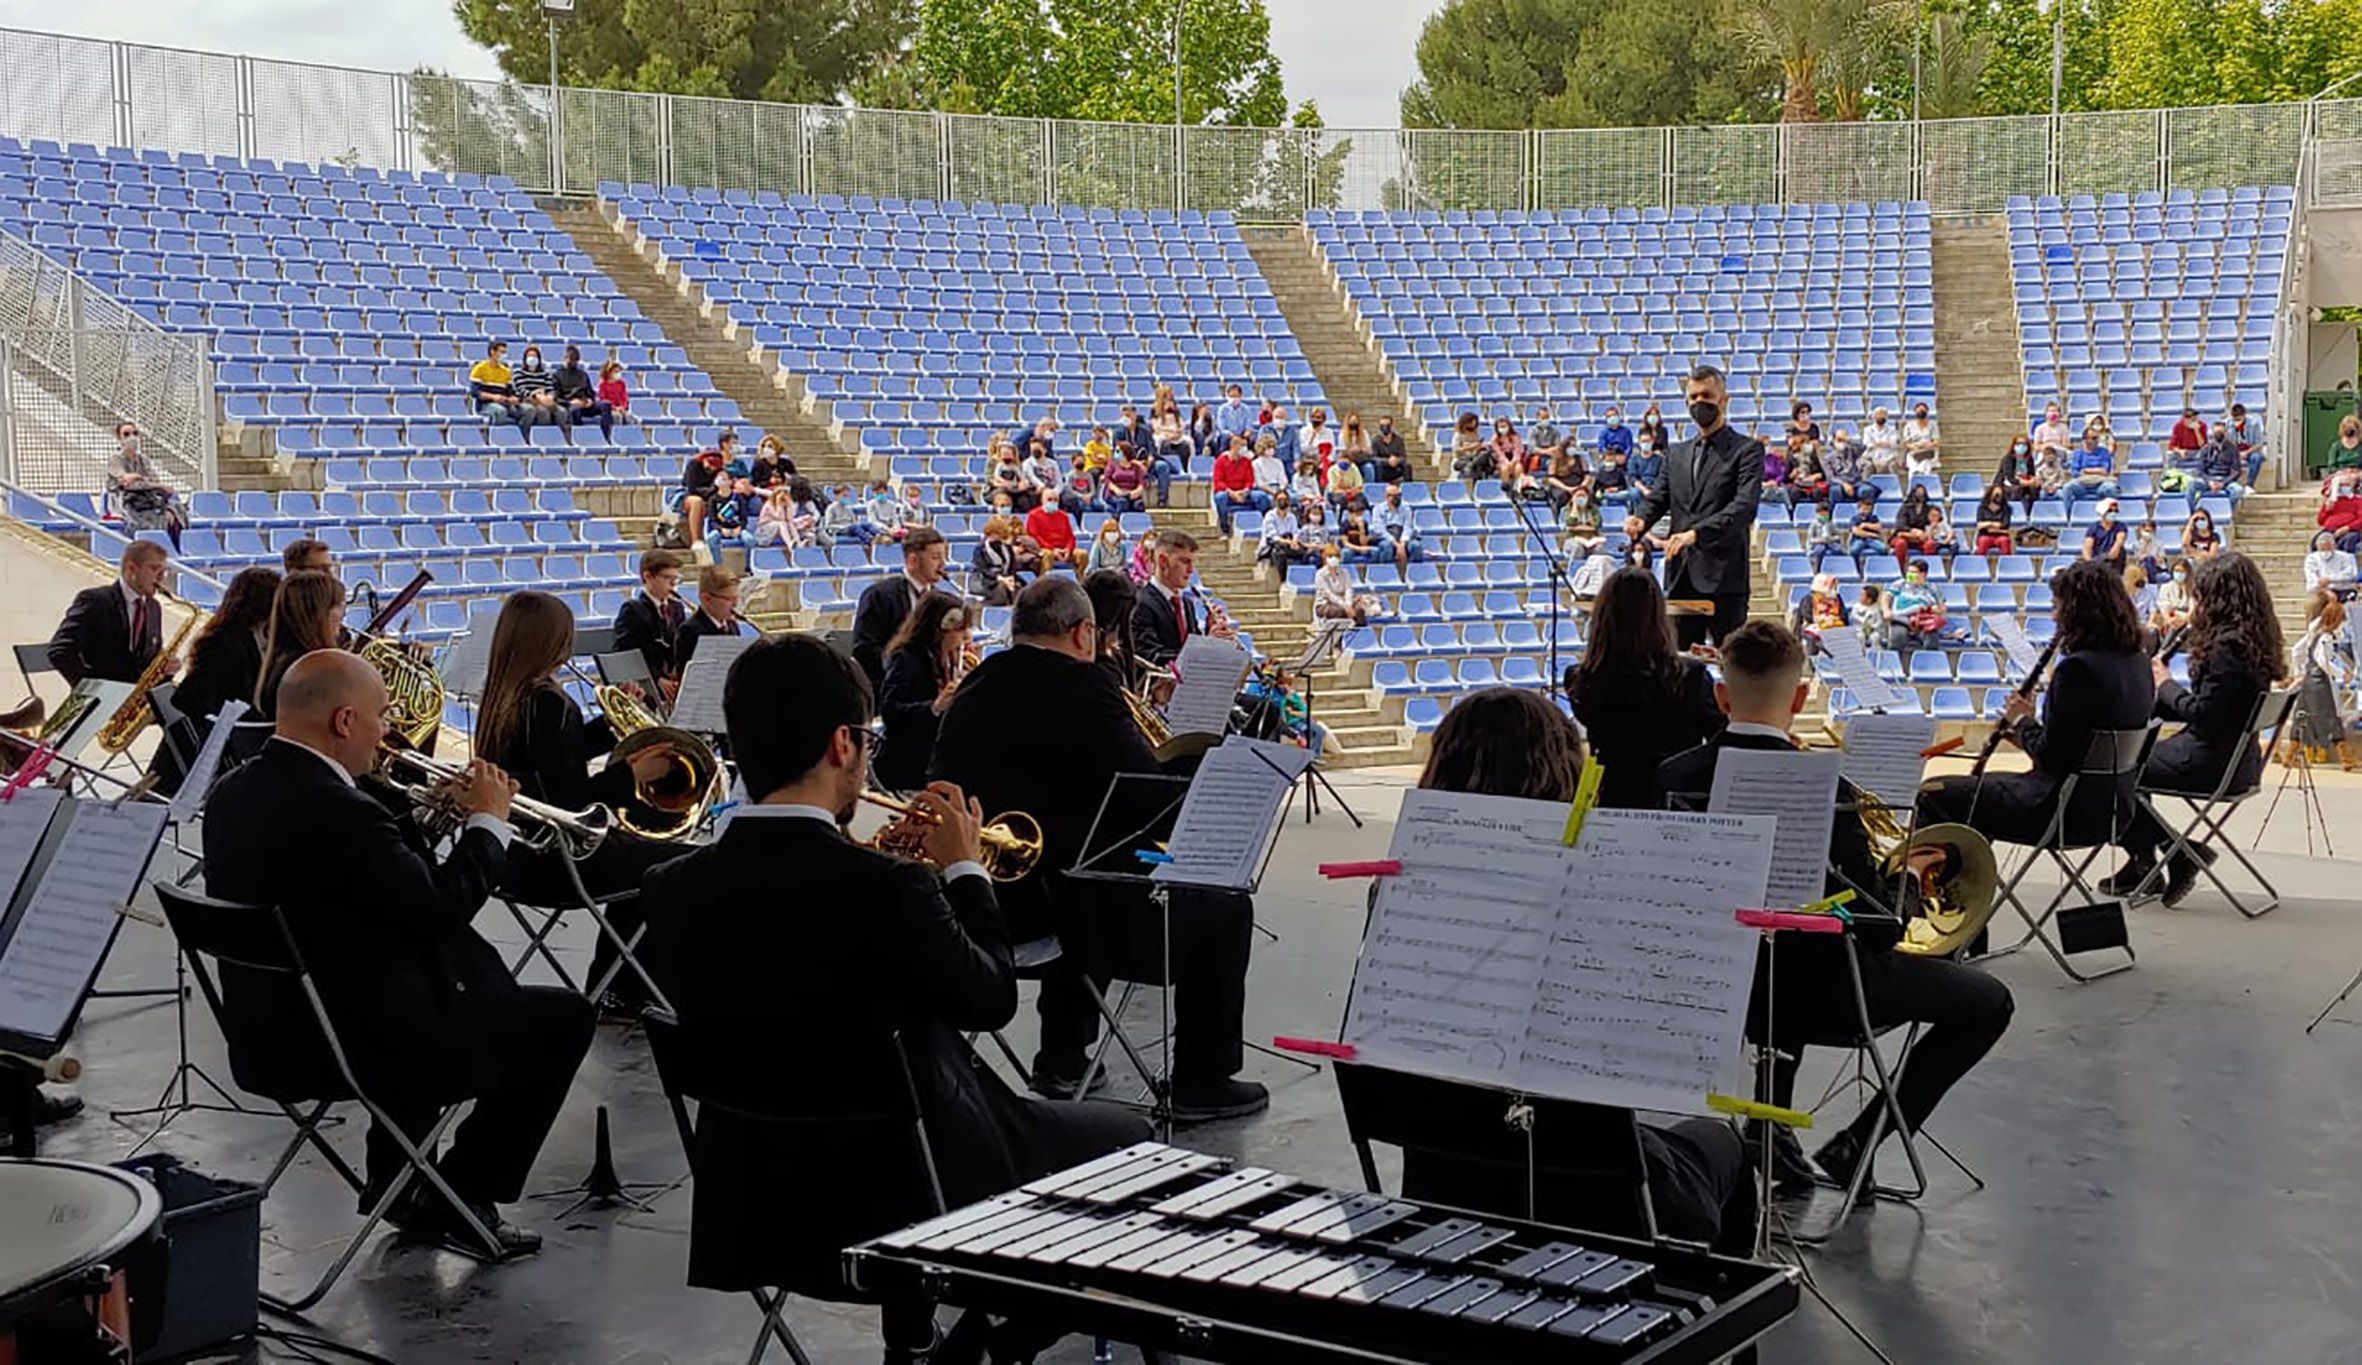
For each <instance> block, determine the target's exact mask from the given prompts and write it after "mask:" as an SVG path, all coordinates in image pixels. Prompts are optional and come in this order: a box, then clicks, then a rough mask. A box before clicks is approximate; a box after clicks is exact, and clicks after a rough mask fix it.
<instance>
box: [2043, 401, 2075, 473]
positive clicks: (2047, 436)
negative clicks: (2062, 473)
mask: <svg viewBox="0 0 2362 1365" xmlns="http://www.w3.org/2000/svg"><path fill="white" fill-rule="evenodd" d="M2033 441H2034V454H2035V458H2036V459H2037V460H2039V459H2041V458H2042V457H2043V456H2049V457H2050V458H2051V459H2053V460H2055V461H2057V462H2058V463H2059V464H2061V465H2064V464H2065V463H2066V461H2067V457H2068V456H2069V455H2071V454H2073V453H2074V449H2075V431H2074V428H2072V427H2070V426H2068V425H2067V414H2066V413H2065V412H2064V411H2063V410H2062V409H2061V408H2060V407H2059V405H2058V404H2056V403H2050V404H2047V405H2045V406H2044V407H2043V409H2042V421H2041V422H2040V423H2039V424H2037V425H2036V426H2035V428H2034V433H2033Z"/></svg>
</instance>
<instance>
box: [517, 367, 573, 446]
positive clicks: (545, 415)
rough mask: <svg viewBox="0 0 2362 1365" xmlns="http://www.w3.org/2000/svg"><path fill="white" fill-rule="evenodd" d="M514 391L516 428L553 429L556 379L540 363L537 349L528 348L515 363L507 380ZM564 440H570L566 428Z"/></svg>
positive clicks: (571, 431) (556, 397)
mask: <svg viewBox="0 0 2362 1365" xmlns="http://www.w3.org/2000/svg"><path fill="white" fill-rule="evenodd" d="M509 383H510V385H511V387H513V388H514V389H515V390H516V392H517V425H518V426H520V427H554V426H557V425H558V424H559V423H558V392H557V380H556V379H555V378H554V377H553V376H552V375H551V374H550V372H549V367H548V366H547V365H544V364H542V363H541V348H540V347H539V346H528V347H526V348H525V356H524V358H523V359H522V360H519V361H518V362H517V371H516V375H515V376H514V377H513V378H512V379H511V380H510V381H509ZM565 435H566V439H567V440H568V441H572V440H573V439H574V430H573V428H571V427H568V428H567V429H566V432H565Z"/></svg>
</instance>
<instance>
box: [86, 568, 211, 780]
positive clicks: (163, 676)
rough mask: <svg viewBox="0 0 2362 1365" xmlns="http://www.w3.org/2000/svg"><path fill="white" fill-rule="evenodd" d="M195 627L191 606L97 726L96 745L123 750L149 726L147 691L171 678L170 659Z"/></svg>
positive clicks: (171, 598) (159, 593)
mask: <svg viewBox="0 0 2362 1365" xmlns="http://www.w3.org/2000/svg"><path fill="white" fill-rule="evenodd" d="M156 596H158V597H161V598H163V599H164V600H165V601H167V602H176V603H179V604H180V605H181V606H184V607H187V606H188V605H189V604H188V603H186V602H182V601H181V600H180V599H179V598H177V597H174V596H173V595H172V594H171V593H168V592H166V591H164V590H163V589H162V588H158V589H157V590H156ZM196 628H197V611H196V609H195V608H194V607H190V608H189V619H187V620H186V621H183V622H181V623H180V629H178V630H176V631H174V632H172V639H171V640H170V641H168V642H167V643H166V644H165V646H164V647H163V648H162V649H159V650H157V651H156V657H155V658H153V659H150V660H148V666H147V667H146V668H143V669H141V670H140V674H139V681H137V682H135V683H133V684H132V685H131V695H130V696H128V697H125V698H124V699H123V704H122V705H121V706H118V707H116V708H115V714H113V715H111V716H109V717H107V723H106V724H104V725H102V726H100V727H99V729H98V747H100V748H101V749H104V750H106V751H107V752H108V753H110V754H119V753H122V752H123V751H124V750H125V749H128V748H130V747H131V741H133V740H134V739H137V738H138V737H139V732H140V731H142V730H145V729H147V728H148V722H149V721H152V720H154V719H155V718H156V707H155V704H154V703H153V702H151V701H150V700H149V699H148V694H149V693H150V692H153V691H155V690H156V687H157V684H159V683H164V682H168V681H170V680H171V677H172V661H173V660H174V659H177V658H179V657H180V651H181V646H183V645H185V644H187V643H188V640H189V632H190V631H192V630H195V629H196Z"/></svg>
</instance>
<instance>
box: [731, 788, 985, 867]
mask: <svg viewBox="0 0 2362 1365" xmlns="http://www.w3.org/2000/svg"><path fill="white" fill-rule="evenodd" d="M780 819H790V820H818V821H819V822H820V823H822V824H824V825H826V826H828V827H829V828H830V829H838V830H841V829H842V828H843V826H841V825H839V824H838V823H837V818H836V816H835V815H833V814H831V813H830V812H828V811H825V810H822V809H821V808H820V807H818V806H799V805H795V804H792V803H790V804H786V805H778V806H763V805H744V806H732V807H731V808H730V809H728V810H726V811H724V812H722V817H721V827H720V828H717V829H716V830H715V831H714V835H715V837H716V838H719V837H720V836H721V832H722V829H724V828H727V827H728V826H729V822H730V821H732V820H780ZM984 875H985V871H984V864H982V863H979V862H976V861H974V860H973V859H967V858H963V859H961V860H960V861H958V862H956V863H953V864H952V865H951V866H949V867H947V868H945V869H943V880H945V881H946V882H951V881H957V880H959V879H960V878H962V877H981V876H984Z"/></svg>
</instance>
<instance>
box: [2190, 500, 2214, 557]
mask: <svg viewBox="0 0 2362 1365" xmlns="http://www.w3.org/2000/svg"><path fill="white" fill-rule="evenodd" d="M2222 549H2223V538H2222V533H2221V532H2219V531H2217V530H2215V529H2214V518H2213V517H2211V516H2208V515H2207V513H2206V509H2205V508H2203V507H2201V508H2199V509H2198V510H2197V511H2195V512H2192V513H2191V514H2190V519H2189V521H2188V522H2186V523H2184V524H2183V526H2182V553H2183V554H2184V555H2187V556H2188V557H2189V558H2191V559H2194V560H2197V559H2212V558H2214V557H2215V556H2216V555H2218V554H2221V553H2222Z"/></svg>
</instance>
